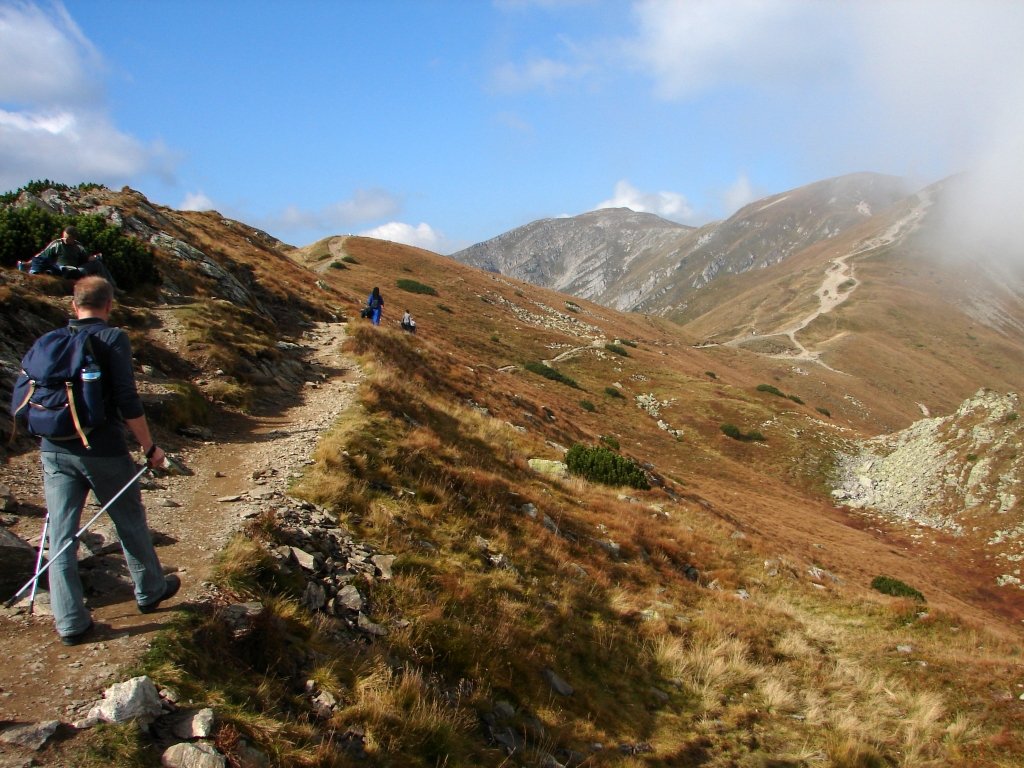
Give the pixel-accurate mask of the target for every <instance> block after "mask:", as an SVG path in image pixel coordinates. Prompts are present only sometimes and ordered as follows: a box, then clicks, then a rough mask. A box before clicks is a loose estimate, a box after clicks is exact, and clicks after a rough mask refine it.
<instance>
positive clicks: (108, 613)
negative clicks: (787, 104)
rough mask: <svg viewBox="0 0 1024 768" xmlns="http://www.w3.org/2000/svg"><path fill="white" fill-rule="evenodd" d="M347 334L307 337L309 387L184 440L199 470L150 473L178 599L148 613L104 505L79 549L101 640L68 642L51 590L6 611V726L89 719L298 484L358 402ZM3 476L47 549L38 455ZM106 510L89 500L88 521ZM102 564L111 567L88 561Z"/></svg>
mask: <svg viewBox="0 0 1024 768" xmlns="http://www.w3.org/2000/svg"><path fill="white" fill-rule="evenodd" d="M344 337H345V326H344V325H343V324H340V323H320V324H317V325H315V326H314V327H313V328H311V329H310V330H309V331H308V332H307V333H306V334H305V336H304V337H303V339H302V347H303V352H304V354H303V358H304V360H305V362H306V363H307V365H308V368H307V377H306V378H307V381H306V385H305V386H304V387H303V388H302V391H301V392H299V393H298V394H297V395H296V396H292V395H287V394H284V393H282V397H281V400H280V401H279V403H278V405H279V407H278V408H273V407H268V408H264V409H262V412H261V413H260V414H258V415H253V416H246V415H242V414H234V413H232V414H228V415H226V416H224V417H223V418H222V420H221V421H219V422H218V423H214V424H212V425H211V427H212V429H211V433H212V439H210V440H208V441H192V442H191V443H190V444H189V445H187V446H183V448H182V449H181V450H180V451H177V450H172V451H171V452H172V454H174V455H175V456H176V457H179V458H180V459H181V460H182V463H183V464H184V465H185V466H187V467H188V468H189V469H190V470H191V471H192V474H191V475H182V476H166V477H159V478H152V477H150V476H148V475H147V476H145V477H144V480H145V482H144V484H143V502H144V503H145V506H146V511H147V515H148V522H149V526H150V529H151V530H152V532H153V535H154V543H155V544H156V547H157V552H158V553H159V555H160V559H161V562H162V564H163V566H164V569H165V570H167V571H175V572H177V573H179V574H180V576H181V579H182V583H183V586H182V590H181V592H180V593H179V594H178V595H177V596H176V597H175V598H174V599H173V600H171V601H169V603H168V604H167V605H166V606H161V607H160V609H159V610H158V611H156V612H154V613H152V614H148V615H141V614H139V613H138V611H137V609H136V606H135V600H134V598H133V594H132V589H131V582H130V580H128V577H127V574H126V571H125V569H124V560H123V556H122V554H121V551H120V546H119V545H118V543H117V540H116V536H115V535H114V532H113V526H112V525H111V524H110V521H109V518H107V517H106V516H105V515H104V516H102V517H101V518H100V519H99V520H97V522H96V524H95V525H94V526H93V528H91V529H90V532H89V533H87V534H86V535H85V536H83V546H82V547H80V553H79V560H80V563H82V561H83V558H85V557H87V556H89V555H90V553H91V554H92V557H91V558H90V560H89V561H86V562H85V563H82V565H81V566H80V567H81V568H82V571H83V580H84V581H86V583H87V604H88V605H89V607H90V609H91V611H92V615H93V619H94V621H95V622H96V624H97V631H96V633H95V635H94V636H93V639H91V640H89V641H87V642H86V643H84V644H82V645H80V646H76V647H70V648H69V647H66V646H64V645H62V644H61V643H60V641H59V639H58V637H57V634H56V632H55V630H54V627H53V619H52V616H50V615H49V612H48V610H47V605H46V595H45V593H43V594H41V595H40V596H39V597H38V598H37V603H36V610H35V612H34V614H33V615H29V614H28V612H27V611H26V610H25V609H24V607H22V608H20V609H19V607H18V606H16V607H15V608H14V609H11V610H9V611H6V612H5V614H6V615H0V655H2V657H3V659H4V663H3V665H2V666H0V731H2V730H5V729H6V728H8V727H11V726H20V725H24V724H34V723H45V722H48V721H55V720H56V721H61V722H63V723H71V722H73V721H75V720H77V719H79V718H80V717H82V716H83V715H84V713H85V712H87V711H88V710H89V708H90V707H92V705H93V704H94V703H95V702H96V700H97V699H99V698H100V697H101V695H102V691H103V689H104V688H105V687H106V686H108V685H110V684H111V683H113V682H117V681H118V680H119V679H120V676H121V675H122V674H123V673H122V670H123V668H124V667H126V666H128V665H130V664H132V663H133V662H135V661H137V660H138V659H139V658H140V656H141V655H142V654H143V653H144V652H145V651H146V650H147V648H148V647H149V645H150V643H151V641H152V639H153V637H154V635H155V633H156V632H158V631H159V630H160V628H161V627H162V625H163V624H164V623H165V622H167V621H168V620H169V618H170V617H171V615H172V614H173V611H174V609H175V607H177V606H179V605H181V604H182V603H185V602H189V601H193V600H197V599H201V597H202V595H203V593H204V591H206V590H207V588H208V586H209V585H208V584H204V582H206V580H207V579H208V578H209V577H210V574H211V571H212V567H213V565H214V563H215V560H216V557H217V554H218V553H219V552H220V550H221V549H222V548H223V546H224V544H225V543H226V542H227V541H228V540H229V539H230V538H231V536H232V535H233V534H234V533H235V532H236V531H237V530H239V529H240V528H241V526H242V525H243V524H244V522H245V520H246V519H247V518H248V517H251V516H253V515H254V514H258V511H259V510H260V508H261V507H262V506H265V505H268V504H271V503H272V502H273V500H274V499H275V498H280V497H281V496H282V495H284V494H285V493H286V492H287V488H288V485H289V482H290V480H291V479H293V478H294V477H295V476H297V475H298V474H299V473H300V472H301V470H302V467H303V466H304V465H305V464H306V463H307V462H308V461H309V460H310V455H311V453H312V450H313V448H314V447H315V445H316V443H317V441H318V440H319V438H320V436H321V435H322V434H323V432H324V431H325V430H327V429H329V428H330V426H331V425H332V424H333V423H334V422H335V420H336V419H337V417H338V415H339V414H340V413H341V412H342V411H344V410H345V409H346V408H348V407H349V406H350V405H351V404H352V402H353V401H354V398H355V391H356V387H357V386H358V382H359V378H360V372H359V370H358V368H357V367H356V365H355V364H354V363H353V362H352V361H351V360H349V359H348V358H346V356H344V355H343V354H342V352H341V349H340V347H341V342H342V340H343V339H344ZM0 485H6V486H8V487H9V488H10V489H11V492H12V496H13V497H14V498H15V499H16V500H17V502H18V505H17V508H16V509H15V510H14V512H13V513H12V512H10V511H8V512H5V513H4V520H3V521H2V522H3V523H4V525H7V526H8V527H9V529H10V530H11V531H13V533H15V534H16V535H17V536H19V537H20V538H21V539H24V540H25V541H27V542H28V543H29V544H30V545H31V546H33V547H37V546H38V543H39V536H40V533H41V531H42V524H43V519H44V516H45V505H44V502H43V496H42V474H41V469H40V465H39V457H38V453H37V452H36V451H29V452H27V453H24V454H21V455H16V456H11V457H10V459H9V461H8V462H7V463H6V464H4V465H3V466H0ZM90 501H91V502H93V503H94V501H95V500H94V499H90ZM97 510H98V507H96V506H93V504H92V503H90V504H87V506H86V509H85V511H84V513H83V522H85V521H86V520H88V519H89V517H91V516H92V515H93V514H95V512H96V511H97ZM90 562H91V563H93V564H95V563H99V565H98V566H97V567H93V568H91V569H90V568H86V566H87V565H88V564H90ZM86 572H88V573H86ZM29 575H31V573H30V574H29ZM86 576H87V578H86ZM89 587H91V588H92V589H91V590H90V589H89ZM21 605H22V606H23V605H24V601H23V603H22V604H21ZM24 755H26V752H25V748H24V747H20V746H16V745H9V744H6V743H2V739H0V766H4V765H7V764H8V763H9V762H10V760H12V759H14V760H17V759H20V756H24ZM34 759H35V762H34V763H33V764H35V765H41V764H45V759H46V758H45V752H43V753H37V754H35V756H34ZM11 764H16V763H11Z"/></svg>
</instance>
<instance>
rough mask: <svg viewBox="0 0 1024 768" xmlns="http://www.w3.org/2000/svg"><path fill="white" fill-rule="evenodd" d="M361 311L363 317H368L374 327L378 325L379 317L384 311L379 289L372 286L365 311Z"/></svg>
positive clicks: (382, 298)
mask: <svg viewBox="0 0 1024 768" xmlns="http://www.w3.org/2000/svg"><path fill="white" fill-rule="evenodd" d="M363 311H364V315H363V316H364V317H369V318H370V321H371V322H372V323H373V324H374V325H380V316H381V313H382V312H383V311H384V297H383V296H381V295H380V288H377V287H376V286H374V288H373V291H371V292H370V295H369V297H368V298H367V299H366V309H365V310H363Z"/></svg>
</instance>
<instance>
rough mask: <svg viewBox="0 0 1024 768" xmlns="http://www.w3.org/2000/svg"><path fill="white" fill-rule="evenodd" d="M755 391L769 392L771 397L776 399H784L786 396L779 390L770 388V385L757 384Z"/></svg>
mask: <svg viewBox="0 0 1024 768" xmlns="http://www.w3.org/2000/svg"><path fill="white" fill-rule="evenodd" d="M757 391H758V392H769V393H771V394H773V395H777V396H778V397H785V396H786V394H785V393H784V392H783V391H782V390H781V389H779V388H778V387H775V386H772V385H771V384H758V385H757Z"/></svg>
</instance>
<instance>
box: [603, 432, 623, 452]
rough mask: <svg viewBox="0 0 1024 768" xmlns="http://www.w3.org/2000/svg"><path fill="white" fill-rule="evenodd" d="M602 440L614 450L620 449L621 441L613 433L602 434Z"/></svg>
mask: <svg viewBox="0 0 1024 768" xmlns="http://www.w3.org/2000/svg"><path fill="white" fill-rule="evenodd" d="M600 440H601V442H602V443H604V444H605V445H607V446H608V447H609V448H611V449H612V450H613V451H617V450H619V441H618V440H617V439H616V438H615V437H613V436H612V435H601V437H600Z"/></svg>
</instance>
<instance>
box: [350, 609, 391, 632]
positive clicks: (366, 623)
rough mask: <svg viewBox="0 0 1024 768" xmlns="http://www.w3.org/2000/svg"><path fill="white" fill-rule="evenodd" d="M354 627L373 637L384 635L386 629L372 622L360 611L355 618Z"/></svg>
mask: <svg viewBox="0 0 1024 768" xmlns="http://www.w3.org/2000/svg"><path fill="white" fill-rule="evenodd" d="M356 628H357V629H359V631H360V632H365V633H366V634H368V635H373V636H374V637H384V636H385V635H386V634H387V633H388V631H387V630H386V629H385V628H384V627H382V626H381V625H380V624H374V623H373V622H372V621H370V619H368V618H367V617H366V614H363V613H360V614H359V616H358V618H357V619H356Z"/></svg>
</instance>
